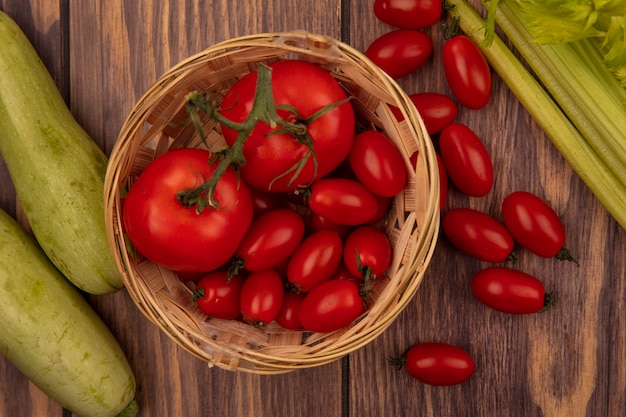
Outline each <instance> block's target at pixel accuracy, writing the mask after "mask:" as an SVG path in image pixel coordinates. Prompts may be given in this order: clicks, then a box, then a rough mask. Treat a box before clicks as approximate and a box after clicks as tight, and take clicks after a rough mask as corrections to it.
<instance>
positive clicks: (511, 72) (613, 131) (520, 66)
mask: <svg viewBox="0 0 626 417" xmlns="http://www.w3.org/2000/svg"><path fill="white" fill-rule="evenodd" d="M447 3H448V5H449V6H451V9H450V10H449V14H450V15H451V16H452V17H454V18H455V19H458V24H459V28H460V29H461V30H462V31H463V32H465V33H466V34H467V35H468V36H469V37H470V38H472V39H473V40H474V42H476V43H477V44H478V45H479V46H480V47H481V50H482V51H483V53H484V54H485V56H486V57H487V59H488V61H489V63H490V65H491V66H492V68H493V69H494V70H495V71H496V72H497V73H498V75H499V76H500V78H502V80H504V82H505V83H506V84H507V85H508V86H509V88H510V90H511V91H512V92H513V94H515V96H516V97H517V98H518V99H519V101H520V103H521V104H522V105H523V106H524V107H525V108H526V110H527V111H528V112H529V114H530V115H531V116H532V117H533V118H534V119H535V121H536V122H537V124H538V125H539V126H540V127H541V128H542V129H543V131H544V132H545V133H546V135H547V136H548V137H549V138H550V140H551V141H552V143H553V144H554V145H555V146H556V148H557V149H558V150H559V151H560V152H561V154H562V155H563V157H564V158H565V159H566V160H567V161H568V163H569V164H570V165H571V166H572V168H573V169H574V171H575V172H576V173H577V174H578V175H579V176H580V178H581V179H582V180H583V181H584V182H585V184H586V185H587V186H588V187H589V189H590V190H591V191H592V192H593V193H594V194H595V196H596V197H597V198H598V200H599V201H600V202H601V203H602V204H603V205H604V206H605V207H606V209H607V210H608V211H609V213H610V214H611V215H612V216H613V217H614V218H615V220H617V222H618V223H619V224H620V225H621V226H622V228H623V229H625V230H626V133H625V132H626V107H625V106H626V104H625V103H626V92H625V91H624V89H623V88H622V87H620V85H619V83H618V80H617V79H616V78H615V77H614V76H613V75H612V73H611V72H610V70H609V68H608V67H607V66H606V65H605V64H604V61H603V58H602V56H601V53H600V50H599V49H598V48H597V47H596V46H594V45H593V44H592V42H594V41H593V40H591V39H580V40H578V41H575V42H569V43H562V44H550V45H543V44H539V43H536V42H534V41H533V39H532V35H530V33H529V32H528V29H527V22H526V21H525V20H524V17H523V16H522V13H521V10H520V9H519V8H518V6H519V5H517V3H516V2H515V1H504V0H503V1H500V2H496V3H497V4H495V3H494V2H493V0H492V2H489V7H490V13H489V16H490V17H493V18H495V22H496V23H497V24H498V25H499V26H500V27H501V28H502V30H503V32H504V33H505V35H506V36H507V38H508V39H509V40H510V41H511V43H512V44H513V45H514V46H515V48H516V49H517V50H518V52H519V53H520V55H521V56H522V57H523V58H524V60H525V62H526V63H527V64H528V65H529V66H530V68H531V69H532V71H533V73H534V74H536V77H537V79H536V78H535V76H534V75H532V74H531V73H530V72H529V71H528V70H527V69H526V67H525V65H524V63H522V62H521V61H520V60H519V59H518V58H517V57H516V55H514V54H513V52H512V51H511V50H509V48H508V47H507V46H506V44H505V43H504V42H503V41H502V39H500V38H499V37H498V36H497V35H496V34H495V33H494V27H493V26H489V25H487V22H485V21H484V20H483V19H482V17H481V16H480V14H479V13H478V12H477V11H476V10H475V9H474V8H473V7H472V6H471V5H470V4H468V2H467V1H465V0H448V1H447ZM495 6H497V7H495ZM486 27H487V35H486V34H485V28H486ZM486 36H487V38H486Z"/></svg>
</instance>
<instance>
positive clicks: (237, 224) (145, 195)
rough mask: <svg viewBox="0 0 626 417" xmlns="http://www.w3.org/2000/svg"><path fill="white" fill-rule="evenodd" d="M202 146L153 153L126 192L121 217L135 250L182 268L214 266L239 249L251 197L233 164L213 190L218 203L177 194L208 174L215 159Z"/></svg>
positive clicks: (192, 269)
mask: <svg viewBox="0 0 626 417" xmlns="http://www.w3.org/2000/svg"><path fill="white" fill-rule="evenodd" d="M211 156H212V155H211V153H210V152H208V151H206V150H202V149H191V148H185V149H177V150H172V151H168V152H166V153H164V154H162V155H160V156H159V157H157V158H155V159H154V160H153V161H152V162H151V163H150V164H148V166H146V167H145V169H144V170H143V171H142V172H141V174H140V175H139V177H138V178H137V180H136V181H135V182H134V183H133V184H132V186H131V187H130V190H129V191H128V193H127V194H126V198H125V199H124V202H123V204H124V207H123V222H124V228H125V231H126V234H127V235H128V238H129V240H130V242H131V243H132V244H133V246H134V247H135V249H136V250H137V251H138V252H139V253H140V254H142V255H143V256H145V257H146V258H147V259H149V260H151V261H152V262H154V263H157V264H160V265H162V266H164V267H166V268H170V269H173V270H175V271H179V272H181V273H184V272H197V271H211V270H214V269H216V268H218V267H220V266H222V265H223V264H224V263H226V262H227V261H228V260H229V259H230V258H231V257H232V256H233V254H234V253H235V250H237V247H238V246H239V244H240V242H241V239H243V236H244V235H245V233H246V231H247V230H248V227H249V226H250V223H251V222H252V214H253V208H252V197H251V196H250V190H249V188H248V187H247V185H246V184H245V182H243V181H241V179H240V178H239V176H238V175H237V173H236V172H235V170H234V169H230V168H229V169H227V170H226V171H225V173H224V175H223V176H222V177H221V178H220V179H219V181H218V183H217V187H216V188H215V191H214V198H215V200H216V201H217V204H218V207H212V206H207V207H206V208H204V210H202V211H201V213H200V214H198V212H197V206H195V205H192V206H187V205H183V203H181V201H180V200H179V198H177V194H178V193H179V192H180V191H183V190H188V189H193V188H195V187H197V185H198V184H202V183H204V181H205V180H206V179H207V178H210V177H211V175H212V173H213V172H214V171H215V168H216V167H217V162H215V163H213V162H211V163H210V162H209V161H210V159H211Z"/></svg>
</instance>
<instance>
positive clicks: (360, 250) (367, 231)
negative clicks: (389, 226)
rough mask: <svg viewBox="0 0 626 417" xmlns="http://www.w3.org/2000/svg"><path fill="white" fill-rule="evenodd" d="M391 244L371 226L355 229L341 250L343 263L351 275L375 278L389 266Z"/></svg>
mask: <svg viewBox="0 0 626 417" xmlns="http://www.w3.org/2000/svg"><path fill="white" fill-rule="evenodd" d="M391 255H392V252H391V242H389V238H388V237H387V235H386V234H385V233H383V232H382V231H381V230H379V229H377V228H375V227H373V226H360V227H357V228H356V229H354V230H353V231H352V233H350V234H349V235H348V237H347V238H346V241H345V243H344V248H343V262H344V264H345V265H346V267H347V268H348V271H350V273H351V274H352V275H355V276H357V277H361V278H364V279H366V280H368V279H370V278H376V277H379V276H381V275H383V274H384V273H385V272H386V271H387V268H389V265H390V264H391Z"/></svg>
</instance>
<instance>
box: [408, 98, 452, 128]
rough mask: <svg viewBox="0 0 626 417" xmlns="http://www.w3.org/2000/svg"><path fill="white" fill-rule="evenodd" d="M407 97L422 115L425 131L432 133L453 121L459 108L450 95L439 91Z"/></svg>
mask: <svg viewBox="0 0 626 417" xmlns="http://www.w3.org/2000/svg"><path fill="white" fill-rule="evenodd" d="M409 99H411V102H412V103H413V105H415V108H416V109H417V111H418V112H419V114H420V116H422V120H423V121H424V126H425V127H426V131H427V132H428V133H429V134H430V135H433V134H435V133H439V132H441V131H442V130H443V128H444V127H446V126H448V125H451V124H452V123H454V120H455V119H456V116H457V115H458V113H459V108H458V106H457V105H456V103H455V102H454V100H452V99H451V98H450V97H448V96H447V95H445V94H440V93H416V94H411V95H409Z"/></svg>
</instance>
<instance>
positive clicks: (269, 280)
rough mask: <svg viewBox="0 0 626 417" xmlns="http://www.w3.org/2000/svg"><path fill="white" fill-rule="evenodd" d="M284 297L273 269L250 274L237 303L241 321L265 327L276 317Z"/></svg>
mask: <svg viewBox="0 0 626 417" xmlns="http://www.w3.org/2000/svg"><path fill="white" fill-rule="evenodd" d="M284 295H285V289H284V286H283V281H282V279H281V278H280V275H278V272H276V271H275V270H273V269H264V270H263V271H255V272H252V273H251V274H250V275H249V276H248V277H247V278H246V280H245V282H244V283H243V287H242V289H241V298H240V301H239V302H240V304H241V313H242V315H243V319H244V320H245V321H246V322H247V323H250V324H253V325H255V326H266V325H267V324H269V323H270V322H272V321H273V320H274V319H275V318H276V316H277V315H278V312H279V311H280V308H281V306H282V304H283V297H284Z"/></svg>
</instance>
